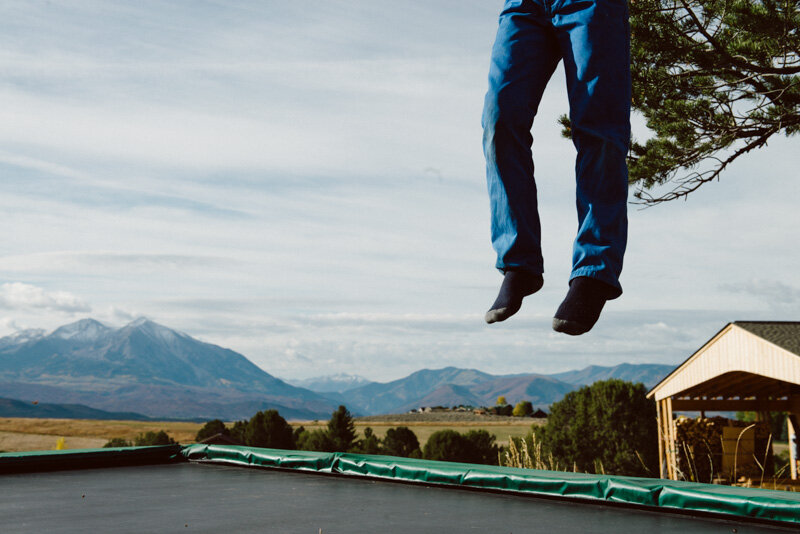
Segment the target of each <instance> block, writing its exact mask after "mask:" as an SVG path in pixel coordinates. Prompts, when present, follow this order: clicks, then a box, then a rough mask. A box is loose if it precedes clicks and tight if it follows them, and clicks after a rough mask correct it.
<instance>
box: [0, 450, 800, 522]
mask: <svg viewBox="0 0 800 534" xmlns="http://www.w3.org/2000/svg"><path fill="white" fill-rule="evenodd" d="M398 482H401V483H398ZM0 517H2V527H1V528H0V531H2V532H4V533H22V532H25V533H29V532H64V533H70V532H215V533H216V532H230V533H238V532H278V533H284V532H285V533H312V534H318V533H319V532H322V533H323V534H334V533H352V532H377V533H387V534H392V533H400V532H402V533H413V532H423V533H424V532H436V533H442V532H459V533H460V532H501V533H525V532H542V533H545V532H547V533H550V532H586V533H593V532H648V534H658V533H670V534H672V533H681V534H683V533H688V532H692V533H695V532H697V533H705V532H737V533H748V532H797V531H798V527H800V497H798V496H797V494H793V493H788V492H776V491H769V490H752V489H744V488H730V487H718V486H708V485H703V484H687V483H679V482H669V481H664V480H651V479H636V478H630V477H610V476H594V475H585V474H576V473H556V472H546V471H531V470H522V469H512V468H500V467H491V466H478V465H470V464H456V463H448V462H429V461H423V460H410V459H406V458H392V457H385V456H384V457H382V456H363V455H353V454H338V453H332V454H328V453H308V452H301V451H278V450H270V449H255V448H246V447H233V446H215V445H190V446H187V447H180V446H168V447H138V448H120V449H93V450H83V451H53V452H47V453H16V454H13V453H12V454H0Z"/></svg>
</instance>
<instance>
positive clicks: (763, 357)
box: [647, 321, 800, 480]
mask: <svg viewBox="0 0 800 534" xmlns="http://www.w3.org/2000/svg"><path fill="white" fill-rule="evenodd" d="M647 396H648V398H652V399H654V400H655V402H656V406H657V413H658V429H659V436H658V444H659V456H660V460H661V461H660V465H661V473H660V475H661V477H662V478H670V479H673V480H675V479H677V478H679V475H682V476H684V477H685V476H686V473H685V472H683V473H682V471H683V469H680V468H679V461H678V457H679V456H680V455H681V454H683V453H684V449H685V445H684V444H683V443H681V441H680V440H679V439H678V430H679V429H678V424H679V423H680V422H677V423H678V424H676V419H675V418H674V416H673V414H674V413H675V412H701V413H702V412H735V411H747V412H755V413H756V414H757V418H756V420H757V421H767V420H768V418H769V414H770V412H786V413H787V414H788V415H787V418H788V428H789V454H790V468H791V473H787V474H786V476H787V477H788V476H791V478H792V479H794V480H796V479H797V478H798V459H799V458H798V451H797V435H796V434H797V433H800V425H799V424H798V423H799V422H800V322H779V321H735V322H733V323H729V324H727V325H726V326H725V327H724V328H723V329H722V330H720V331H719V332H718V333H717V334H716V335H715V336H714V337H712V338H711V339H710V340H709V341H708V342H707V343H706V344H705V345H703V346H702V347H700V349H699V350H697V352H695V353H694V354H692V355H691V356H690V357H689V359H687V360H686V361H685V362H683V363H682V364H681V365H679V366H678V367H677V368H676V369H675V370H674V371H672V372H671V373H670V374H669V375H667V377H665V378H664V379H663V380H662V381H661V382H659V383H658V384H657V385H656V386H655V387H653V389H652V390H650V392H649V393H648V394H647ZM751 426H752V425H751ZM722 430H724V431H725V432H724V435H723V445H722V448H723V449H724V450H723V451H722V459H723V462H722V463H723V464H725V462H726V461H727V462H728V463H730V462H731V461H733V462H737V461H738V462H740V465H742V464H741V462H743V461H744V460H746V459H748V457H750V456H755V457H756V460H758V455H754V454H753V449H752V448H750V449H748V447H747V446H745V445H746V442H748V441H749V442H752V441H753V440H754V439H755V437H753V436H750V435H747V434H746V431H750V432H751V434H752V430H751V429H750V428H747V429H722ZM770 438H771V436H770ZM726 442H727V443H726ZM751 447H752V446H751ZM768 447H770V451H769V455H771V441H770V442H769V444H768ZM687 452H688V451H687ZM688 454H689V455H691V452H688ZM765 458H766V456H765ZM717 463H718V464H719V462H717ZM734 465H735V463H734ZM721 467H722V466H720V465H717V466H716V468H717V470H718V471H720V470H721ZM735 473H736V467H734V475H735Z"/></svg>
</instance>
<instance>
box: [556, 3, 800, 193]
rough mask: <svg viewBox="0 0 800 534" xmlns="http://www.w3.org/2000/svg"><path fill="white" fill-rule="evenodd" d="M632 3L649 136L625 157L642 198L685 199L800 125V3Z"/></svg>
mask: <svg viewBox="0 0 800 534" xmlns="http://www.w3.org/2000/svg"><path fill="white" fill-rule="evenodd" d="M629 5H630V24H631V69H632V70H631V74H632V82H633V102H632V103H633V107H634V109H635V110H637V111H639V112H640V113H642V115H644V118H645V119H646V121H647V126H648V128H649V130H650V132H651V134H652V137H650V138H649V139H647V140H646V141H644V142H642V143H640V142H637V141H636V140H634V142H633V145H632V148H631V154H630V159H629V169H630V181H631V183H632V184H636V185H637V186H638V190H637V192H636V197H637V198H639V199H640V200H641V201H643V202H645V203H658V202H663V201H667V200H674V199H677V198H682V197H686V196H687V195H689V194H690V193H691V192H693V191H695V190H697V189H698V188H699V187H700V186H702V185H703V184H705V183H707V182H709V181H712V180H715V179H717V178H719V177H720V175H721V174H722V172H723V171H724V170H725V169H726V168H727V167H728V166H729V165H730V164H731V163H732V162H733V161H734V160H736V159H737V158H739V157H740V156H742V155H743V154H746V153H747V152H750V151H752V150H755V149H757V148H760V147H763V146H765V145H766V144H767V142H768V141H769V139H771V138H772V137H773V136H775V135H778V134H781V133H782V134H785V135H787V136H791V135H794V134H796V133H797V132H798V131H800V77H799V76H798V74H800V32H798V31H797V28H798V27H800V0H635V1H633V2H629ZM561 122H562V124H563V125H564V126H565V130H564V135H565V136H569V135H570V130H569V119H568V118H566V117H562V118H561ZM665 183H670V184H671V185H672V188H671V189H670V190H668V191H667V192H665V193H658V194H656V195H655V196H654V195H652V194H651V193H650V192H649V191H648V190H650V189H651V188H653V187H654V186H657V185H660V184H665Z"/></svg>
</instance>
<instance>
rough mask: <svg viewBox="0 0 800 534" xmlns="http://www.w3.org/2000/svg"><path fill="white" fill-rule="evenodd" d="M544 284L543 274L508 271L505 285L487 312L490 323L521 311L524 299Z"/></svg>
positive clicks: (504, 280)
mask: <svg viewBox="0 0 800 534" xmlns="http://www.w3.org/2000/svg"><path fill="white" fill-rule="evenodd" d="M542 284H544V279H543V278H542V275H541V274H533V273H529V272H526V271H506V273H505V276H504V277H503V285H501V286H500V293H498V295H497V300H495V301H494V304H492V307H491V308H490V309H489V311H487V312H486V322H487V323H489V324H492V323H496V322H498V321H505V320H506V319H508V318H509V317H511V316H512V315H514V314H515V313H517V312H518V311H519V308H520V306H522V299H523V298H524V297H527V296H528V295H532V294H534V293H536V292H537V291H539V289H541V288H542Z"/></svg>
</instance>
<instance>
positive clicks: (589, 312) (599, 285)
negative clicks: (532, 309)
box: [553, 276, 619, 336]
mask: <svg viewBox="0 0 800 534" xmlns="http://www.w3.org/2000/svg"><path fill="white" fill-rule="evenodd" d="M617 296H619V289H617V288H615V287H613V286H611V285H609V284H606V283H605V282H601V281H599V280H596V279H594V278H588V277H585V276H579V277H577V278H573V279H572V281H571V282H570V284H569V292H568V293H567V297H566V298H565V299H564V302H562V303H561V306H559V307H558V311H556V314H555V316H554V317H553V330H555V331H556V332H563V333H564V334H569V335H571V336H579V335H581V334H584V333H586V332H588V331H589V330H591V329H592V327H593V326H594V324H595V323H596V322H597V319H599V318H600V312H601V311H603V306H604V305H605V303H606V301H607V300H611V299H613V298H616V297H617Z"/></svg>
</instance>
